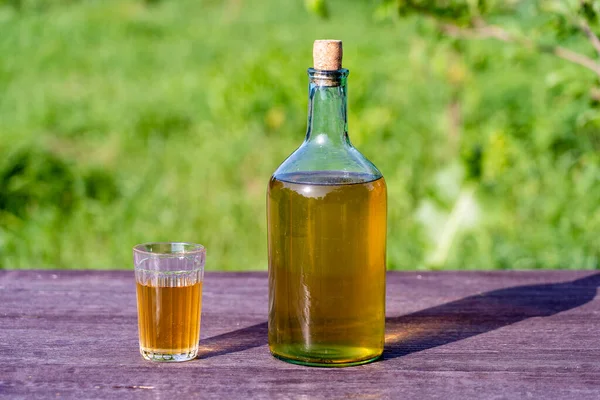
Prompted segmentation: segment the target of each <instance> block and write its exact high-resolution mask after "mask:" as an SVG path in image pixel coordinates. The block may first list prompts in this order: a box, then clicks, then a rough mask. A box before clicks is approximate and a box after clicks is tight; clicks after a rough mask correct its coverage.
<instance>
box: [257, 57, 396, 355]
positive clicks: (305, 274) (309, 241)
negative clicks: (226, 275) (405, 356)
mask: <svg viewBox="0 0 600 400" xmlns="http://www.w3.org/2000/svg"><path fill="white" fill-rule="evenodd" d="M347 75H348V71H347V70H344V69H341V70H338V71H317V70H314V69H309V77H310V85H309V118H308V130H307V135H306V139H305V141H304V143H302V145H301V146H300V147H299V148H298V149H297V150H296V151H295V152H294V153H292V155H290V157H288V158H287V159H286V160H285V161H284V162H283V163H282V164H281V166H280V167H279V168H278V169H277V170H276V171H275V173H274V174H273V176H272V177H271V180H270V182H269V187H268V192H267V225H268V246H269V249H268V251H269V348H270V350H271V353H272V354H273V355H274V356H276V357H278V358H281V359H284V360H286V361H290V362H293V363H298V364H303V365H314V366H348V365H357V364H362V363H365V362H369V361H372V360H374V359H377V358H378V357H379V356H380V355H381V354H382V352H383V345H384V333H385V264H386V261H385V258H386V232H387V189H386V184H385V180H384V179H383V176H382V175H381V173H380V172H379V170H377V168H376V167H375V166H374V165H373V164H372V163H371V162H370V161H368V160H367V159H366V158H365V157H364V156H363V155H362V154H360V152H359V151H358V150H356V149H355V148H354V147H353V146H352V144H351V143H350V140H349V139H348V134H347V123H346V77H347Z"/></svg>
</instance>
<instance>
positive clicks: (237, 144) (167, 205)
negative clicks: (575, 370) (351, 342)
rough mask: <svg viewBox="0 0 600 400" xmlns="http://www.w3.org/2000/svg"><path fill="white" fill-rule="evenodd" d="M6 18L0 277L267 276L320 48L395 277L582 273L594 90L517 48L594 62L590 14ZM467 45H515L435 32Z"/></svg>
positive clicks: (442, 8) (183, 11)
mask: <svg viewBox="0 0 600 400" xmlns="http://www.w3.org/2000/svg"><path fill="white" fill-rule="evenodd" d="M1 4H2V5H0V32H2V35H0V52H1V54H6V55H7V54H10V57H8V56H7V57H0V154H2V155H3V157H2V158H1V159H0V267H2V268H31V267H36V268H128V267H130V264H131V261H130V258H131V254H130V249H131V246H133V245H134V244H136V243H140V242H146V241H155V240H158V241H161V240H162V241H164V240H183V241H193V242H200V243H203V244H205V245H206V246H207V248H208V265H207V267H208V268H209V269H231V270H243V269H265V268H266V224H265V220H266V218H265V210H264V208H265V190H266V185H267V182H268V179H269V176H270V174H271V173H272V172H273V171H274V170H275V169H276V167H277V166H278V165H279V163H280V162H281V161H282V160H283V159H284V158H285V157H286V156H287V155H288V154H289V153H290V152H291V151H292V150H293V149H294V148H295V147H296V146H297V145H299V144H300V142H301V141H302V139H303V137H304V132H305V124H306V89H307V88H306V86H307V79H306V75H305V70H306V68H307V67H309V66H310V65H311V64H312V61H311V58H310V57H311V45H312V41H313V40H314V39H320V38H340V39H343V40H344V53H345V59H344V63H345V66H346V67H347V68H349V69H350V71H351V74H350V77H349V102H350V104H349V129H350V137H351V139H352V141H353V143H354V144H355V145H356V146H357V147H358V148H359V149H360V150H361V151H362V152H363V153H364V154H365V155H367V156H368V158H369V159H371V160H372V161H373V162H374V163H375V164H376V165H377V166H378V167H379V168H380V169H381V170H382V172H383V173H384V176H385V177H386V181H387V183H388V190H389V241H388V265H389V267H390V268H392V269H432V268H445V269H449V268H451V269H481V268H504V269H510V268H597V267H598V260H599V258H600V252H599V250H598V249H600V239H599V238H600V211H599V210H600V209H599V208H598V204H600V185H599V180H600V156H599V154H600V152H599V150H600V110H599V102H600V96H598V94H597V93H596V91H597V86H598V75H597V74H595V73H594V72H593V71H591V70H589V69H586V68H585V67H582V66H581V65H578V64H576V63H573V62H570V61H568V60H564V59H560V58H558V57H556V56H554V55H549V54H542V53H540V52H539V50H538V49H537V48H536V47H535V46H534V47H530V46H526V45H524V43H522V42H520V40H521V38H523V39H527V40H532V41H535V43H541V44H543V45H545V46H550V47H553V46H556V45H560V46H563V47H565V48H568V49H571V50H572V51H576V52H578V53H579V54H583V55H585V56H586V57H589V58H591V59H597V56H596V55H595V53H594V50H593V48H592V47H591V46H590V42H589V40H588V39H587V38H586V36H585V35H584V34H583V33H582V31H581V29H580V28H579V27H578V25H577V24H578V23H579V22H580V21H581V20H582V18H584V20H585V21H587V23H588V24H589V25H590V26H591V27H592V28H593V29H595V30H597V29H598V25H597V24H598V14H599V10H598V3H597V2H593V1H590V2H585V1H584V2H583V3H582V2H579V1H576V2H570V3H568V4H567V8H564V9H563V8H560V10H558V11H556V10H554V9H553V8H552V7H558V6H560V4H559V2H550V1H531V2H528V1H500V0H496V1H494V0H487V1H485V2H483V1H468V2H459V1H441V0H439V1H436V2H434V1H429V0H422V1H417V0H412V1H393V2H387V3H385V2H384V3H382V4H381V6H380V8H379V11H377V10H376V9H375V7H374V6H372V5H370V4H369V3H368V2H351V3H349V2H343V1H341V0H339V1H333V2H329V3H325V2H323V1H314V2H306V3H305V4H302V2H280V1H275V0H264V1H262V2H247V1H246V2H245V1H243V0H230V1H227V2H216V1H201V2H198V1H191V0H190V1H185V0H183V1H177V2H175V1H172V2H169V1H142V0H127V1H104V2H92V1H89V2H88V1H76V0H72V1H57V2H51V1H47V2H45V1H12V2H11V1H9V2H7V1H5V2H3V3H1ZM565 4H566V3H565ZM561 7H562V6H561ZM307 9H308V10H312V12H314V13H316V14H317V15H320V16H321V17H325V16H327V15H329V18H328V19H327V20H325V19H323V18H314V17H313V16H311V15H310V13H309V12H307ZM319 10H321V11H319ZM322 10H329V11H331V12H330V13H329V14H328V13H327V12H324V11H322ZM544 10H545V11H544ZM552 10H554V11H552ZM561 10H562V11H561ZM542 11H543V12H542ZM374 13H375V15H376V16H379V17H381V16H382V15H388V16H389V15H392V14H393V17H392V18H389V19H385V20H377V21H374V20H373V19H372V18H371V17H370V16H371V15H374ZM390 13H392V14H390ZM424 16H426V18H424ZM482 23H483V24H484V25H483V26H484V27H485V26H500V27H502V28H503V29H505V30H506V31H507V32H510V34H511V35H515V36H516V37H518V38H519V39H518V40H516V41H515V42H509V43H503V42H500V41H497V40H495V39H493V38H492V39H486V38H481V37H460V36H458V35H454V34H450V33H452V32H449V31H447V30H444V29H445V28H444V26H443V24H453V25H456V26H458V27H459V28H460V29H465V30H466V32H467V33H469V35H479V34H480V33H481V31H480V30H479V29H480V28H481V26H482V25H481V24H482ZM467 36H468V35H467Z"/></svg>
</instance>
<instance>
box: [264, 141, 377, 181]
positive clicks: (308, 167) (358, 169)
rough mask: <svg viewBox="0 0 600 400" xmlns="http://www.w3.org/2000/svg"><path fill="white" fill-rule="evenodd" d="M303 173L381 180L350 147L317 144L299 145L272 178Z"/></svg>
mask: <svg viewBox="0 0 600 400" xmlns="http://www.w3.org/2000/svg"><path fill="white" fill-rule="evenodd" d="M304 172H309V173H310V172H319V173H326V172H332V173H333V175H335V176H340V175H344V173H346V174H347V175H348V176H350V175H351V176H353V177H362V178H361V180H363V179H364V180H365V181H369V180H376V179H379V178H381V177H382V174H381V172H380V171H379V170H378V169H377V167H376V166H375V165H374V164H373V163H372V162H371V161H369V160H368V159H367V158H366V157H365V156H364V155H363V154H362V153H361V152H360V151H358V149H356V148H355V147H353V146H352V145H350V144H348V145H344V146H339V145H338V146H331V145H328V144H327V143H318V142H304V143H302V145H300V147H298V148H297V149H296V150H295V151H294V152H293V153H292V154H291V155H290V156H289V157H288V158H286V159H285V161H283V163H281V165H280V166H279V167H278V168H277V170H276V171H275V172H274V173H273V177H275V178H277V177H281V176H284V175H289V174H297V173H304ZM326 175H327V174H326ZM306 176H310V174H309V175H306Z"/></svg>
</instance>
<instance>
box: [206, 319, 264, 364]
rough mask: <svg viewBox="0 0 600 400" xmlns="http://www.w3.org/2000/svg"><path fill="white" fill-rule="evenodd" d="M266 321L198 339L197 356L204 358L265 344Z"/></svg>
mask: <svg viewBox="0 0 600 400" xmlns="http://www.w3.org/2000/svg"><path fill="white" fill-rule="evenodd" d="M267 336H268V331H267V322H266V321H265V322H262V323H260V324H256V325H252V326H248V327H246V328H242V329H238V330H235V331H231V332H227V333H224V334H222V335H218V336H213V337H209V338H207V339H204V340H202V341H200V349H199V351H198V358H202V359H206V358H210V357H216V356H221V355H224V354H228V353H235V352H238V351H244V350H248V349H251V348H254V347H259V346H263V345H266V344H267Z"/></svg>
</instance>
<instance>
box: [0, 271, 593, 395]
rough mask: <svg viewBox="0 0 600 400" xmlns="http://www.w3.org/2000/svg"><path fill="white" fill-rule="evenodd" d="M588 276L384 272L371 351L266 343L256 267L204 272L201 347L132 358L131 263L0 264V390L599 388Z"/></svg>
mask: <svg viewBox="0 0 600 400" xmlns="http://www.w3.org/2000/svg"><path fill="white" fill-rule="evenodd" d="M599 285H600V274H599V273H594V272H590V271H544V272H541V271H540V272H537V271H536V272H428V273H389V274H388V303H387V305H388V311H387V315H388V318H387V329H386V350H385V353H384V357H383V359H382V360H381V361H378V362H375V363H372V364H369V365H364V366H360V367H353V368H345V369H318V368H307V367H300V366H296V365H291V364H287V363H284V362H282V361H278V360H276V359H274V358H273V357H271V356H270V355H269V351H268V347H267V337H266V318H267V278H266V273H263V272H257V273H207V274H206V282H205V287H204V297H203V316H202V331H201V348H202V350H201V358H200V359H198V360H194V361H191V362H187V363H181V364H157V363H151V362H147V361H144V360H142V358H141V357H140V355H139V353H138V349H137V323H136V318H137V317H136V307H135V287H134V283H133V273H132V272H131V271H102V272H100V271H95V272H94V271H0V357H1V359H2V363H1V364H0V396H3V397H4V396H6V397H11V398H24V397H65V398H115V397H120V398H134V397H142V396H144V397H148V396H152V397H153V398H163V397H170V396H174V395H178V396H184V397H190V396H192V395H200V396H202V397H212V398H270V397H275V398H287V397H291V398H303V397H304V398H311V399H312V398H317V399H318V398H371V399H385V398H441V399H466V398H508V399H513V398H514V399H517V398H519V399H520V398H528V397H531V398H545V399H547V398H573V399H598V398H600V383H599V382H600V344H599V341H598V339H597V338H598V329H599V327H600V301H599V300H597V299H596V291H597V287H598V286H599Z"/></svg>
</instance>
